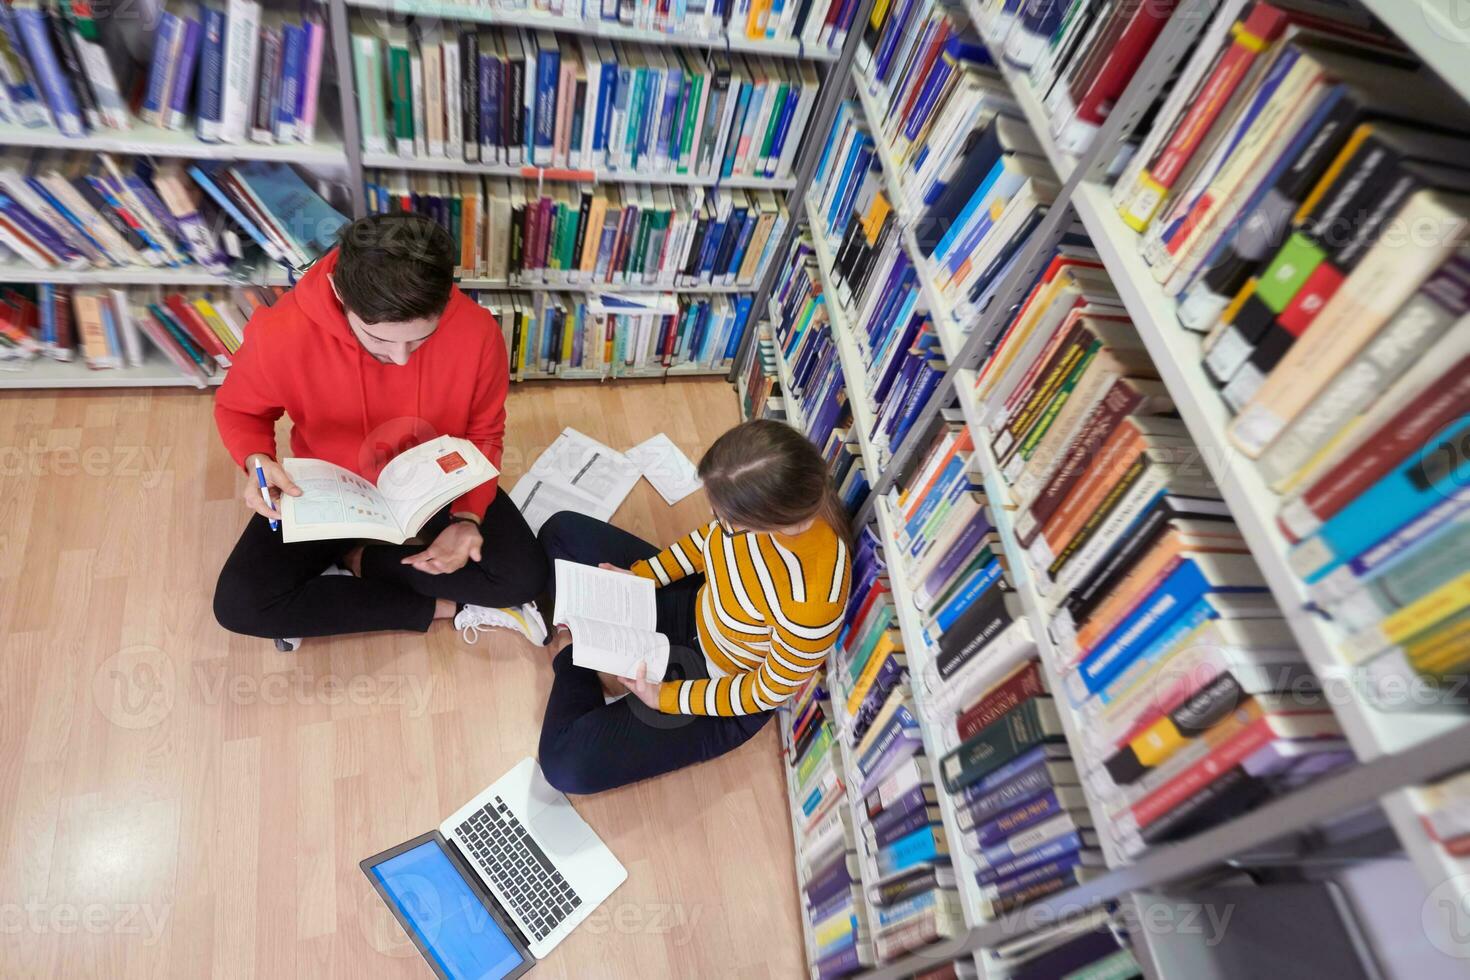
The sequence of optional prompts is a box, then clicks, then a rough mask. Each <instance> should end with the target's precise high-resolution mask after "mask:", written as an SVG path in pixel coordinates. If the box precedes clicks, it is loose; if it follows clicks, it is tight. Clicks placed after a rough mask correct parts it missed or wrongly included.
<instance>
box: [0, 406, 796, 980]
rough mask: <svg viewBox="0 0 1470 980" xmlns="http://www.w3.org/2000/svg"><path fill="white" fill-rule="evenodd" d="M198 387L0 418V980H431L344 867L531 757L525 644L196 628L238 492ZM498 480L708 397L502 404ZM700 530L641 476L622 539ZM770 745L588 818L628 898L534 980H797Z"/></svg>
mask: <svg viewBox="0 0 1470 980" xmlns="http://www.w3.org/2000/svg"><path fill="white" fill-rule="evenodd" d="M210 406H211V402H210V399H209V398H208V397H207V396H206V395H203V394H201V393H195V392H180V391H155V392H148V391H140V392H124V393H121V394H102V393H97V394H92V393H58V394H51V393H47V392H27V393H4V394H0V651H3V664H0V975H4V976H5V977H107V978H122V977H189V978H196V977H211V976H212V977H252V976H254V977H272V978H274V977H291V976H299V977H348V978H352V980H370V978H378V977H423V976H427V975H428V973H427V971H426V969H425V967H424V966H423V965H422V963H421V961H420V960H419V958H418V956H417V954H416V953H415V952H414V951H413V949H412V947H411V945H410V944H409V943H408V941H407V939H406V938H405V937H404V936H403V934H402V932H401V931H399V930H398V929H397V927H396V925H395V924H394V923H393V921H392V919H391V918H390V917H389V916H388V914H387V912H386V911H385V909H384V908H383V906H382V904H381V902H380V901H379V899H378V898H377V896H376V895H375V894H374V893H373V891H372V890H371V889H370V887H369V886H368V883H367V881H366V879H365V878H364V877H363V875H362V872H361V871H359V869H358V867H357V862H358V861H359V860H360V859H362V858H363V857H366V856H368V855H371V854H373V853H375V852H377V851H378V850H381V849H383V848H386V847H388V846H391V845H393V844H396V843H399V842H401V841H403V840H406V839H407V838H409V837H411V836H413V835H415V834H418V833H420V832H422V831H425V830H428V829H430V828H433V827H435V826H436V825H437V824H438V823H439V821H440V820H441V819H442V818H443V817H445V816H447V815H448V814H449V813H450V812H452V811H453V810H454V809H455V808H456V807H458V806H459V805H460V804H461V803H463V802H464V801H465V800H467V799H468V798H469V797H471V796H472V795H474V794H475V793H476V792H478V791H479V790H481V789H482V788H484V787H485V786H486V785H488V784H489V783H491V782H493V781H494V780H495V779H496V778H498V777H499V776H500V775H501V774H502V773H503V772H504V771H505V770H507V769H509V768H510V767H511V766H512V765H514V764H515V763H516V762H517V761H518V760H520V759H521V758H523V757H525V756H527V755H530V754H534V752H535V747H536V737H537V731H538V727H539V725H540V721H541V712H542V707H543V705H544V703H545V699H546V693H547V690H548V687H549V683H550V674H551V671H550V666H549V664H548V663H547V662H545V658H544V656H543V655H542V654H541V653H540V652H539V651H538V650H535V649H533V648H531V647H530V646H529V645H528V644H525V643H523V642H520V641H513V640H511V639H508V638H502V639H499V640H496V641H494V642H491V643H490V644H488V645H487V644H486V642H485V640H484V639H483V638H482V639H481V641H480V643H479V644H478V645H477V646H473V647H472V646H467V645H466V644H465V643H464V642H463V641H462V640H461V639H460V636H459V634H458V633H457V632H456V631H454V630H453V629H452V628H450V626H449V625H448V624H437V625H436V626H435V627H434V628H433V629H432V630H430V632H429V633H428V635H427V636H418V635H412V634H410V635H379V636H373V637H353V638H346V639H339V640H335V641H326V640H313V641H310V642H309V643H308V644H307V645H306V646H305V647H304V648H303V649H302V651H301V652H300V653H299V654H287V655H281V654H278V653H276V652H275V651H274V650H273V649H272V648H271V647H270V645H269V644H268V643H266V642H265V641H263V640H254V639H249V638H241V637H236V636H231V635H229V634H227V633H225V632H224V631H223V630H221V629H220V628H219V626H217V625H216V624H215V622H214V619H213V616H212V615H211V613H210V596H211V593H212V591H213V588H214V581H215V576H216V574H217V573H218V570H219V567H220V565H221V563H222V562H223V560H224V558H225V555H226V554H227V552H228V551H229V549H230V547H231V546H232V544H233V543H234V540H235V537H236V535H237V534H238V533H239V531H240V528H241V527H242V525H243V523H244V520H245V512H244V509H243V507H242V506H241V504H240V503H239V502H238V500H237V492H238V490H239V487H240V486H241V485H243V484H242V483H241V481H242V479H243V477H242V476H241V475H240V474H239V473H238V472H237V471H236V470H235V468H234V467H233V465H232V464H231V463H230V460H229V459H228V457H227V456H226V455H225V453H224V450H223V449H222V448H221V447H220V445H219V442H218V439H217V437H216V436H215V432H214V424H213V421H212V419H211V417H210ZM509 410H510V432H509V436H508V440H507V448H506V454H505V461H504V470H505V472H506V484H507V485H510V484H511V482H512V481H513V480H514V479H515V478H516V477H517V476H519V475H520V474H521V473H523V472H524V471H525V469H526V468H527V466H528V465H529V463H530V462H531V461H532V460H534V459H535V457H536V455H537V454H538V453H539V452H540V451H541V450H542V449H543V448H544V447H545V446H547V445H548V444H549V443H550V442H551V440H552V439H554V438H555V437H556V434H557V433H558V432H559V431H560V430H561V428H562V427H563V426H567V425H570V426H573V427H575V428H577V429H579V430H581V431H582V432H585V433H587V434H588V435H591V436H594V437H596V438H598V439H601V440H603V441H605V442H607V443H609V444H610V445H612V446H614V447H616V448H627V447H629V446H632V445H634V444H636V443H638V442H640V441H642V440H643V439H644V438H646V437H648V436H650V435H653V434H654V433H656V432H659V431H665V432H667V433H668V434H669V435H670V437H671V438H672V439H673V440H674V441H675V442H676V443H678V444H679V445H680V446H681V447H682V448H683V449H684V450H685V452H686V453H688V454H689V455H690V456H691V458H695V459H697V458H698V454H699V451H700V450H701V449H702V448H703V447H704V446H705V445H707V444H708V443H709V442H710V441H711V440H712V439H713V438H714V437H715V436H717V435H718V434H719V433H720V432H722V431H724V429H726V428H727V427H728V426H730V425H733V424H734V423H735V422H736V421H738V413H737V409H736V405H735V397H734V395H733V393H732V392H731V389H730V387H729V386H728V385H726V384H725V383H723V382H721V381H684V382H671V383H668V384H659V383H653V384H644V383H629V384H619V385H617V386H604V387H593V386H590V385H584V384H563V385H558V386H554V387H551V386H544V385H541V386H525V385H522V386H517V387H516V388H514V390H513V393H512V395H511V400H510V406H509ZM707 514H708V510H707V509H706V508H705V505H704V503H703V501H702V499H700V498H698V497H696V498H690V499H688V500H685V501H683V502H682V503H680V504H679V505H678V506H677V507H673V508H670V507H668V506H667V505H666V504H665V503H664V502H663V500H662V499H661V498H659V497H658V496H657V494H655V493H654V491H653V490H652V488H650V487H649V486H648V485H647V484H646V483H640V484H639V486H638V488H637V489H636V490H635V491H634V494H633V496H632V497H630V498H629V499H628V501H627V502H626V503H625V504H624V505H623V507H622V509H621V510H620V511H619V512H618V514H617V518H616V520H617V523H618V524H620V525H622V526H623V527H626V528H628V529H630V530H632V531H634V532H635V533H638V534H641V535H644V536H646V537H650V538H652V539H655V540H657V541H659V542H660V543H667V542H668V541H670V540H672V539H673V538H674V537H675V536H677V534H678V533H681V532H682V531H684V530H686V529H687V528H688V527H689V526H691V525H692V524H693V523H695V522H696V521H697V520H698V519H700V518H701V517H703V516H706V515H707ZM777 751H778V750H777V739H776V732H775V726H774V725H772V726H769V727H767V729H766V730H765V731H764V732H762V733H761V735H760V736H759V737H758V738H756V739H754V740H752V741H751V742H750V743H748V744H746V745H745V746H743V747H742V748H741V749H740V750H738V751H737V752H734V753H732V754H731V755H730V756H727V757H726V758H724V759H721V760H717V761H715V762H713V763H708V764H706V765H704V766H700V767H698V768H696V769H692V770H686V771H684V772H681V773H675V774H672V775H670V776H666V777H664V778H662V779H658V780H655V781H653V782H650V783H646V784H643V785H638V786H633V787H629V788H626V789H623V790H620V791H616V792H612V793H607V794H604V795H602V796H597V797H590V798H583V799H578V800H577V801H576V806H577V809H578V811H579V812H580V813H581V814H582V815H583V816H584V817H585V818H586V819H587V820H588V821H589V822H590V823H591V824H592V826H593V827H594V828H595V829H596V830H597V832H598V833H599V834H600V835H601V836H602V838H603V840H604V841H606V842H607V844H608V846H610V847H611V848H612V850H613V852H614V853H615V854H617V856H618V857H619V859H620V860H621V861H622V862H623V864H624V865H625V866H626V867H627V869H628V872H629V877H628V881H627V882H626V883H625V884H624V885H623V886H622V888H620V889H619V890H618V891H617V893H616V894H614V895H613V896H612V898H611V899H610V900H609V901H608V902H607V903H606V904H605V905H604V906H603V907H602V908H600V909H598V910H597V912H596V913H595V914H594V915H593V917H592V918H591V919H590V920H589V921H588V922H586V923H585V924H583V925H582V926H581V927H580V928H579V929H578V930H577V931H576V932H575V933H574V934H573V935H572V936H571V938H569V939H568V940H567V941H566V942H564V943H563V944H562V945H561V946H560V947H559V948H558V949H557V950H556V951H555V952H554V953H553V954H552V956H551V957H550V958H549V959H548V960H547V961H546V962H545V963H544V964H543V965H542V966H540V967H539V968H538V969H539V972H538V973H536V974H535V975H536V976H537V977H538V978H543V980H551V978H554V977H577V978H588V977H594V978H602V977H638V978H651V977H746V978H755V977H781V978H786V977H794V976H798V975H799V974H800V973H801V969H802V968H801V965H800V964H801V951H800V948H801V937H800V931H799V926H798V920H797V898H796V889H795V883H794V876H793V871H792V859H791V831H790V822H789V818H788V817H787V810H786V798H785V792H784V787H783V785H782V782H781V773H780V769H779V767H778V756H777Z"/></svg>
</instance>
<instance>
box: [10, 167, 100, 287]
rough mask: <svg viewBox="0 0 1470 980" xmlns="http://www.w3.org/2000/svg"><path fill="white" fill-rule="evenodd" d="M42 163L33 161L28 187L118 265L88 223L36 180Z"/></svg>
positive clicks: (28, 175) (28, 174) (91, 244)
mask: <svg viewBox="0 0 1470 980" xmlns="http://www.w3.org/2000/svg"><path fill="white" fill-rule="evenodd" d="M40 162H41V161H39V160H33V161H32V163H31V169H30V170H29V171H28V172H27V174H26V185H27V186H28V187H30V189H31V190H33V191H35V192H36V194H38V195H40V198H41V200H43V201H45V202H46V203H47V204H48V205H50V207H51V209H52V210H53V211H55V212H56V213H57V214H58V215H60V216H61V217H62V219H63V220H65V221H66V223H67V224H69V225H71V226H72V230H73V231H75V232H76V233H77V234H78V235H79V236H81V238H83V239H84V240H85V241H86V242H87V244H88V245H90V246H91V247H92V248H93V249H95V250H96V251H97V252H99V253H101V254H102V255H105V256H107V258H108V260H110V261H113V263H114V264H116V260H114V259H113V257H112V254H111V253H110V252H108V251H107V249H105V248H103V247H102V242H101V241H99V240H98V238H97V237H96V236H95V235H93V234H92V232H91V230H90V229H89V228H88V227H87V223H86V222H85V221H83V220H82V219H81V218H79V217H78V216H77V215H76V213H75V212H73V211H72V209H71V208H69V207H68V206H67V205H66V204H65V203H64V202H63V201H62V200H61V198H59V197H57V196H56V195H55V194H53V193H52V192H51V188H49V187H47V186H46V185H45V184H43V183H42V182H41V181H40V180H38V179H37V178H36V176H35V172H36V168H37V167H39V165H40Z"/></svg>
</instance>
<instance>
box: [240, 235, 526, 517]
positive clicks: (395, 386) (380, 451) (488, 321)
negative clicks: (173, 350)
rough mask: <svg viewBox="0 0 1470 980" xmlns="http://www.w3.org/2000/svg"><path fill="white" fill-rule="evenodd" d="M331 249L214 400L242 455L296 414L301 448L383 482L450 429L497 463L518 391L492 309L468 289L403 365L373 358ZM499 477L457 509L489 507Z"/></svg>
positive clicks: (257, 335) (247, 346)
mask: <svg viewBox="0 0 1470 980" xmlns="http://www.w3.org/2000/svg"><path fill="white" fill-rule="evenodd" d="M336 266H337V253H336V252H335V251H333V252H332V253H330V254H329V255H326V256H324V257H323V258H322V259H321V260H320V261H318V262H317V263H316V265H314V266H313V267H312V268H311V271H309V272H307V274H306V275H305V276H303V277H302V279H301V281H300V282H299V283H298V284H297V285H296V288H295V289H293V290H291V291H290V292H289V293H287V294H286V295H285V296H283V297H282V298H281V299H280V300H278V301H277V302H276V305H275V306H272V307H270V308H269V309H266V310H261V311H260V312H259V313H257V314H256V315H255V316H254V317H253V318H252V319H251V321H250V325H249V326H248V327H247V328H246V330H245V343H244V344H243V345H242V346H241V348H240V350H239V351H238V352H237V353H236V355H235V357H234V360H233V361H232V363H231V366H230V370H229V373H228V374H227V375H226V376H225V383H224V384H223V385H222V386H221V387H220V389H219V394H218V395H217V396H216V397H215V400H214V420H215V424H216V425H218V426H219V434H220V438H221V439H222V440H223V441H224V444H225V448H226V449H228V450H229V452H230V455H231V456H233V457H234V459H235V462H236V463H238V464H240V465H241V466H244V464H245V458H246V457H247V456H249V455H251V454H252V453H265V454H266V455H268V456H274V455H275V452H276V437H275V422H276V419H278V418H280V417H281V415H282V414H283V413H284V414H287V415H290V416H291V421H292V423H293V424H292V429H291V453H292V455H295V456H303V457H309V458H314V459H325V460H327V461H328V462H331V463H336V464H337V465H338V466H342V467H345V468H347V469H349V470H352V471H353V472H354V473H357V474H358V475H360V476H362V477H365V478H366V479H369V480H374V481H376V480H377V478H378V472H379V471H380V470H382V468H383V467H384V466H385V465H386V464H387V463H388V461H389V460H391V459H392V458H393V457H394V456H396V455H398V454H399V453H401V452H403V451H404V450H405V449H409V448H412V447H413V446H416V445H418V444H419V443H421V442H426V441H428V440H429V439H432V438H434V437H435V436H439V435H451V436H459V437H461V438H464V439H468V440H469V441H470V442H473V443H474V444H475V445H476V446H479V447H480V450H481V451H482V452H483V453H484V454H485V456H486V457H487V458H489V460H490V462H492V463H494V464H495V465H496V467H497V468H498V467H499V466H500V455H501V447H502V445H503V444H504V441H505V395H506V391H507V390H508V389H509V388H510V373H509V367H508V365H507V361H506V351H505V340H504V339H503V338H502V336H501V333H500V326H499V324H497V323H496V322H495V318H494V317H493V316H491V315H490V313H489V311H488V310H485V309H484V308H483V307H480V306H478V305H476V304H475V303H474V302H472V301H471V300H470V299H469V298H468V297H467V296H465V295H464V294H463V293H461V292H460V291H459V289H458V288H456V289H455V290H454V292H453V293H452V294H451V295H450V297H449V305H448V307H446V308H445V310H444V314H443V315H442V316H441V317H440V318H439V327H438V329H436V330H435V331H434V333H433V334H432V335H431V336H430V337H429V339H428V340H427V341H425V342H424V344H423V346H421V347H419V348H418V349H417V350H415V351H414V352H413V353H412V354H410V355H409V358H408V363H407V364H406V365H403V366H402V367H400V366H398V365H395V364H384V363H383V362H381V361H379V360H377V359H376V358H374V357H373V356H372V355H371V354H369V353H368V352H367V351H366V350H364V349H363V347H362V345H361V344H360V343H358V340H357V337H356V336H354V335H353V333H352V328H351V327H349V326H348V325H347V315H346V314H345V313H344V312H343V311H342V304H341V303H340V302H338V300H337V296H336V294H335V293H334V292H332V285H331V283H330V282H328V281H327V274H328V273H329V272H331V271H332V270H333V269H334V268H336ZM495 486H496V481H494V480H491V481H490V482H489V483H486V484H484V485H483V486H480V487H476V488H475V489H474V490H471V491H470V492H469V493H467V494H465V495H464V496H463V497H461V498H460V499H458V500H456V501H455V502H454V504H453V505H452V508H451V509H452V510H453V511H455V512H464V511H472V512H474V513H476V514H484V513H485V508H486V507H488V506H489V505H490V501H491V500H493V499H494V498H495Z"/></svg>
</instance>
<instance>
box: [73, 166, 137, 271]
mask: <svg viewBox="0 0 1470 980" xmlns="http://www.w3.org/2000/svg"><path fill="white" fill-rule="evenodd" d="M71 184H72V186H73V187H75V188H76V189H77V193H79V194H81V195H82V197H83V198H84V199H85V200H86V202H87V203H88V204H90V205H92V207H93V208H94V209H96V211H97V213H98V214H99V215H101V216H102V220H103V221H105V222H107V224H108V227H110V228H111V229H112V230H113V231H115V232H117V233H118V234H119V235H121V236H122V237H123V239H124V240H125V241H126V242H127V243H128V244H129V245H131V246H132V247H133V248H135V249H137V250H138V251H139V252H142V253H145V254H146V253H148V252H150V251H152V249H151V248H150V247H149V245H148V242H147V241H146V240H145V239H144V238H143V236H142V235H140V234H138V231H137V229H135V228H133V227H132V226H131V225H129V224H128V223H127V222H126V221H124V220H123V219H122V216H121V215H120V214H118V213H117V212H116V211H114V210H113V209H112V206H111V205H110V204H108V203H107V201H106V200H105V199H104V198H103V197H102V195H101V194H100V193H98V191H97V188H95V187H93V186H92V181H91V180H90V179H89V178H88V177H87V176H86V175H85V174H83V175H81V176H78V177H73V178H72V180H71Z"/></svg>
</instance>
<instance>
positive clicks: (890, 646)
mask: <svg viewBox="0 0 1470 980" xmlns="http://www.w3.org/2000/svg"><path fill="white" fill-rule="evenodd" d="M895 651H897V652H899V653H902V652H903V646H902V641H901V640H896V639H895V636H894V631H893V630H889V631H888V632H886V633H884V634H883V635H882V636H881V637H879V638H878V644H877V646H875V647H873V652H872V653H871V654H870V655H869V656H868V662H867V663H866V664H864V665H863V672H862V673H861V674H859V675H858V679H857V680H856V681H854V682H853V685H852V691H851V692H849V693H848V695H847V714H848V717H851V716H853V715H855V714H857V709H858V707H859V706H860V705H861V704H862V703H863V699H864V698H866V697H867V696H868V692H869V691H871V690H872V689H873V681H874V680H875V679H877V677H878V671H879V670H881V669H882V667H883V663H884V661H886V660H887V659H888V658H889V657H890V656H892V655H893V654H894V652H895Z"/></svg>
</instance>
